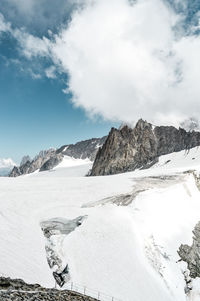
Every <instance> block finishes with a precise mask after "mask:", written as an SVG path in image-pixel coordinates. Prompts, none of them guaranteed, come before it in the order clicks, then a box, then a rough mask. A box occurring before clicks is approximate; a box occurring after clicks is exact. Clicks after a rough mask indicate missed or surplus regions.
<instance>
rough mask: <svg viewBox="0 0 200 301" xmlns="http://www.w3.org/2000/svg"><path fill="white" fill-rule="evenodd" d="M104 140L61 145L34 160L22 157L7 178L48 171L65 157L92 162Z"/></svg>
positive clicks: (97, 139)
mask: <svg viewBox="0 0 200 301" xmlns="http://www.w3.org/2000/svg"><path fill="white" fill-rule="evenodd" d="M105 139H106V137H102V138H92V139H89V140H84V141H80V142H77V143H76V144H69V145H63V146H61V147H60V148H58V149H54V148H50V149H49V150H45V151H40V153H39V154H38V155H37V156H35V158H34V159H31V158H30V157H29V156H24V157H23V158H22V161H21V164H20V166H15V167H14V168H13V169H12V171H11V173H10V175H9V176H10V177H17V176H21V175H24V174H29V173H32V172H35V171H39V170H40V171H45V170H50V169H52V168H54V167H55V166H57V165H58V164H59V163H61V162H62V161H63V158H64V157H65V156H69V157H72V158H74V159H82V160H85V159H88V160H91V161H93V160H94V159H95V156H96V153H97V151H98V149H99V147H100V146H102V145H103V143H104V142H105Z"/></svg>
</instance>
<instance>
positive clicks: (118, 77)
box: [12, 0, 200, 125]
mask: <svg viewBox="0 0 200 301" xmlns="http://www.w3.org/2000/svg"><path fill="white" fill-rule="evenodd" d="M181 17H182V16H181ZM178 21H179V17H178V16H177V15H176V14H175V13H174V12H173V11H172V10H171V9H170V7H169V6H167V5H165V3H164V2H163V0H138V1H137V2H135V3H134V4H132V5H130V2H129V1H128V0H109V1H107V0H88V1H86V3H85V6H84V8H82V9H79V10H77V11H76V12H74V13H73V15H72V20H71V22H70V24H68V25H67V27H66V28H64V29H63V30H62V31H61V32H60V34H59V35H57V36H53V35H52V36H51V39H47V38H42V39H40V38H38V37H34V36H33V35H30V34H28V33H26V32H25V31H23V30H13V32H12V34H13V36H15V38H16V39H17V40H18V41H19V43H20V45H21V49H22V51H23V54H24V55H25V56H26V57H27V58H30V59H31V58H33V57H36V56H42V57H44V56H48V57H49V58H52V61H53V63H54V65H55V66H57V67H58V68H59V73H60V72H61V71H62V72H66V73H68V75H69V81H68V82H67V83H66V86H67V89H68V90H69V91H70V92H72V94H73V99H72V101H73V103H74V104H75V106H79V107H82V108H84V109H85V110H86V111H87V112H88V114H89V115H90V116H94V115H96V114H97V115H101V116H103V118H105V119H109V120H117V121H122V122H133V121H136V120H137V119H138V118H140V117H142V118H145V119H147V120H149V121H151V122H153V123H166V124H167V123H173V124H175V125H177V124H179V123H180V122H181V121H182V120H184V119H186V118H187V117H188V116H189V117H190V116H194V117H197V118H198V119H199V116H198V115H199V112H200V101H199V95H200V85H199V78H200V68H199V62H200V52H199V49H200V40H199V37H197V36H180V33H178V34H177V32H176V31H175V28H176V26H175V25H176V22H178ZM181 34H182V32H181ZM55 72H56V69H55V67H54V66H51V67H50V68H48V69H46V70H45V73H46V76H47V77H50V78H52V77H54V76H55ZM64 91H65V92H66V89H64Z"/></svg>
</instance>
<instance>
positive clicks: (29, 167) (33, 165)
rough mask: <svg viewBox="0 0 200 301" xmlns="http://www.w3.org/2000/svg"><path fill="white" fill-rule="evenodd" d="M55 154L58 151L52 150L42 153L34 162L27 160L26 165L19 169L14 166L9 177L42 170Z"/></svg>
mask: <svg viewBox="0 0 200 301" xmlns="http://www.w3.org/2000/svg"><path fill="white" fill-rule="evenodd" d="M55 153H56V150H55V149H52V148H51V149H49V150H46V151H41V152H40V153H39V154H38V155H37V156H36V157H35V158H34V159H33V160H32V161H29V160H26V161H25V163H24V164H22V165H20V166H19V167H17V166H14V168H13V169H12V171H11V173H10V175H9V176H10V177H18V176H20V175H25V174H29V173H32V172H34V171H36V170H38V169H40V168H41V167H42V165H43V164H44V163H45V162H46V161H47V160H49V159H50V158H51V157H53V156H54V155H55Z"/></svg>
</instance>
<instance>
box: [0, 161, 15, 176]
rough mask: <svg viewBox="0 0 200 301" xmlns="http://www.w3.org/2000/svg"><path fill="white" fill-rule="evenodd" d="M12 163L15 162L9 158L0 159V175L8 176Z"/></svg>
mask: <svg viewBox="0 0 200 301" xmlns="http://www.w3.org/2000/svg"><path fill="white" fill-rule="evenodd" d="M14 165H16V163H15V162H14V161H13V160H12V159H11V158H7V159H0V177H1V176H8V174H9V173H10V172H11V170H12V168H13V166H14Z"/></svg>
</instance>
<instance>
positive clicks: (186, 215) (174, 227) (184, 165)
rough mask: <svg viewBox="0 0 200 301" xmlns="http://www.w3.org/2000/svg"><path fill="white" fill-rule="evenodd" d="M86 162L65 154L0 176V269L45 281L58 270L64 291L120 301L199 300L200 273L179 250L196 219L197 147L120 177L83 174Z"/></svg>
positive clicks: (199, 204)
mask: <svg viewBox="0 0 200 301" xmlns="http://www.w3.org/2000/svg"><path fill="white" fill-rule="evenodd" d="M77 160H79V161H77ZM80 163H81V164H80ZM90 168H91V162H90V161H87V160H84V161H83V160H81V161H80V159H72V158H70V157H65V159H64V161H62V162H61V163H60V164H59V165H58V166H57V167H55V168H53V169H52V170H50V171H43V172H40V173H32V174H29V175H24V176H21V177H18V178H1V179H0V192H1V193H0V228H1V231H0V267H1V273H2V274H3V275H4V276H10V277H13V278H21V279H23V280H25V281H26V282H28V283H40V284H41V285H43V286H46V287H53V286H54V284H55V278H54V277H59V275H60V274H62V273H63V277H64V279H65V281H66V282H67V283H66V284H65V285H64V288H67V287H69V286H71V282H73V284H74V285H75V284H80V287H86V288H87V290H88V294H91V295H92V294H95V293H96V292H97V291H98V292H103V293H104V294H107V295H109V296H114V297H115V298H118V299H120V300H124V301H132V300H136V301H137V300H138V301H146V300H148V301H186V300H187V301H199V298H200V279H199V278H198V277H197V278H196V279H193V278H192V277H191V276H189V273H190V270H188V268H187V264H186V263H185V262H184V261H180V259H181V258H180V256H179V254H178V251H179V250H180V246H181V245H188V246H191V245H192V241H193V240H192V237H193V234H192V231H193V229H194V227H195V225H196V224H197V223H198V222H199V220H200V214H199V212H200V191H199V180H198V177H199V172H200V149H199V148H198V147H195V148H192V149H190V150H187V151H185V150H184V151H180V152H174V153H171V154H167V155H164V156H161V157H160V158H159V160H158V162H157V163H156V164H155V165H154V166H152V167H150V168H149V169H146V170H135V171H132V172H127V173H123V174H118V175H111V176H106V177H105V176H104V177H85V174H86V173H87V172H88V170H89V169H90ZM195 233H196V232H195ZM193 268H194V267H193ZM53 273H54V275H53ZM74 289H78V286H74ZM95 296H96V295H95ZM102 296H103V295H102ZM104 296H105V295H104ZM96 298H97V296H96ZM100 300H112V299H111V297H107V299H104V297H102V299H101V295H100Z"/></svg>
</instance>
